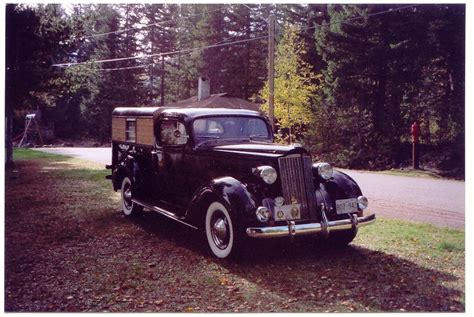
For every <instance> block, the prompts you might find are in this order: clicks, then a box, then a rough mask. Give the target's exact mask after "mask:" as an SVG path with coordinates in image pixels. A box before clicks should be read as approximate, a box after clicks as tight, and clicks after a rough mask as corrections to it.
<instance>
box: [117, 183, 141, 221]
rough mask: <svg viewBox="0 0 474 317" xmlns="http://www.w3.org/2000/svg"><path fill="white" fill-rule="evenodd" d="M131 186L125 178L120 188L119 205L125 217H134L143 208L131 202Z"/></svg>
mask: <svg viewBox="0 0 474 317" xmlns="http://www.w3.org/2000/svg"><path fill="white" fill-rule="evenodd" d="M132 186H133V184H132V181H131V179H130V177H128V176H125V177H124V178H123V180H122V186H121V198H122V199H121V205H122V212H123V213H124V215H125V216H136V215H138V214H140V213H141V212H142V211H143V206H140V205H138V204H137V203H135V202H133V201H132Z"/></svg>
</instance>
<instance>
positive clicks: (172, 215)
mask: <svg viewBox="0 0 474 317" xmlns="http://www.w3.org/2000/svg"><path fill="white" fill-rule="evenodd" d="M132 201H133V202H134V203H137V204H139V205H141V206H143V207H145V208H148V209H151V210H153V211H155V212H157V213H159V214H162V215H163V216H165V217H168V218H170V219H173V220H175V221H177V222H179V223H181V224H183V225H186V226H188V227H191V228H193V229H198V227H195V226H193V225H190V224H189V223H187V222H184V221H182V220H181V219H179V218H177V217H176V216H175V214H174V213H172V212H169V211H167V210H165V209H162V208H160V207H158V206H155V205H151V204H148V203H146V202H144V201H141V200H138V199H132Z"/></svg>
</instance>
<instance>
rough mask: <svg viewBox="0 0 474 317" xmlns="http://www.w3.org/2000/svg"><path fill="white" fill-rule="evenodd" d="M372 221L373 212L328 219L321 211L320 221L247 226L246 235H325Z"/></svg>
mask: <svg viewBox="0 0 474 317" xmlns="http://www.w3.org/2000/svg"><path fill="white" fill-rule="evenodd" d="M374 222H375V214H372V215H369V216H365V217H357V215H355V214H353V215H351V217H350V219H343V220H334V221H328V220H327V219H326V215H325V214H324V213H323V220H322V221H321V222H320V223H305V224H298V225H297V224H295V222H294V221H288V225H286V226H276V227H254V228H247V235H248V236H249V237H251V238H279V237H289V236H290V237H291V236H295V235H308V234H317V233H322V234H326V235H327V234H329V232H331V231H341V230H352V229H354V230H357V228H358V227H360V226H366V225H369V224H372V223H374Z"/></svg>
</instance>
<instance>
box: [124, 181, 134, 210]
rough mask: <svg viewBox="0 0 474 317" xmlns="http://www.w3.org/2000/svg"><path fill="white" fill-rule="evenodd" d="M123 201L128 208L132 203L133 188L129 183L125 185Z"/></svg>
mask: <svg viewBox="0 0 474 317" xmlns="http://www.w3.org/2000/svg"><path fill="white" fill-rule="evenodd" d="M123 202H124V204H125V207H127V208H130V206H131V205H132V190H131V187H130V184H128V183H127V184H125V185H124V186H123Z"/></svg>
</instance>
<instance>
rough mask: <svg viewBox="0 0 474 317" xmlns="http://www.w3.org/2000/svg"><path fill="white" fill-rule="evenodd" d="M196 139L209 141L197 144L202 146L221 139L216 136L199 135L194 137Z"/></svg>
mask: <svg viewBox="0 0 474 317" xmlns="http://www.w3.org/2000/svg"><path fill="white" fill-rule="evenodd" d="M196 138H197V139H209V140H204V141H202V142H199V145H202V144H204V143H207V142H209V141H217V140H218V139H220V138H221V137H220V136H218V135H200V136H198V137H196Z"/></svg>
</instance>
